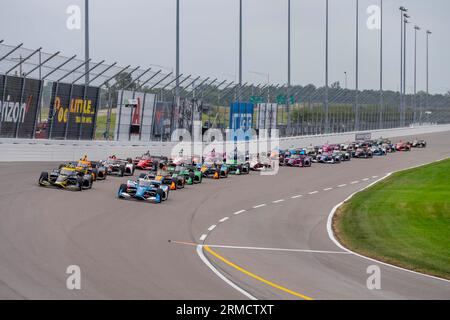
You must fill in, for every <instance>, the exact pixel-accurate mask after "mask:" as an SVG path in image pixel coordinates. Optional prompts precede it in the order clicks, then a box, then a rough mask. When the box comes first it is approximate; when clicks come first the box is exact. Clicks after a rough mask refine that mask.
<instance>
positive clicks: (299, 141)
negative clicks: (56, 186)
mask: <svg viewBox="0 0 450 320" xmlns="http://www.w3.org/2000/svg"><path fill="white" fill-rule="evenodd" d="M444 131H450V125H440V126H423V127H414V128H401V129H390V130H377V131H372V138H374V139H375V138H379V137H383V138H394V137H402V136H414V135H419V134H426V133H434V132H444ZM354 139H355V132H353V133H344V134H330V135H318V136H307V137H291V138H282V139H280V148H281V149H285V148H289V147H292V146H295V147H303V146H309V145H310V144H312V145H321V144H324V143H327V142H328V143H343V142H347V141H353V140H354ZM174 145H175V143H170V142H169V143H166V142H163V143H161V142H157V141H152V142H150V143H143V142H142V143H141V142H117V141H55V140H26V139H0V161H1V162H5V161H70V160H76V159H79V158H81V157H82V156H83V155H88V157H89V158H90V159H97V160H99V159H105V158H106V157H108V156H110V155H112V154H115V155H116V156H117V157H121V158H126V157H135V156H138V155H142V154H143V153H144V152H146V151H148V150H149V151H150V153H151V154H153V155H169V154H170V152H171V150H172V147H173V146H174Z"/></svg>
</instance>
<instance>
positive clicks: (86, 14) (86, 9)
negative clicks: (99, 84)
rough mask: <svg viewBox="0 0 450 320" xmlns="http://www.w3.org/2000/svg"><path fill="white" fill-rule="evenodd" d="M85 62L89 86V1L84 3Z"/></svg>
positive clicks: (86, 78) (86, 82)
mask: <svg viewBox="0 0 450 320" xmlns="http://www.w3.org/2000/svg"><path fill="white" fill-rule="evenodd" d="M84 61H85V62H86V65H85V67H84V68H85V73H86V76H85V78H84V81H85V85H86V86H87V85H88V83H89V63H88V61H89V0H85V1H84Z"/></svg>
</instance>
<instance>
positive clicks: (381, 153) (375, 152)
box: [371, 146, 387, 156]
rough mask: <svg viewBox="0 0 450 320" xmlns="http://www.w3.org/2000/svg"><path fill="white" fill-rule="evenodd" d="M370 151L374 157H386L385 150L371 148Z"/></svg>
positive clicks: (375, 147)
mask: <svg viewBox="0 0 450 320" xmlns="http://www.w3.org/2000/svg"><path fill="white" fill-rule="evenodd" d="M371 150H372V154H373V155H374V156H386V155H387V150H386V149H385V148H383V147H378V146H373V147H372V148H371Z"/></svg>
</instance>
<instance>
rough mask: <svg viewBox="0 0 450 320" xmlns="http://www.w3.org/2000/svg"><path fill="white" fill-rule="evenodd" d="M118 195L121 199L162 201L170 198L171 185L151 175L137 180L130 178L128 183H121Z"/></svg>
mask: <svg viewBox="0 0 450 320" xmlns="http://www.w3.org/2000/svg"><path fill="white" fill-rule="evenodd" d="M117 196H118V197H119V199H136V200H141V201H148V202H153V203H161V202H163V201H166V200H167V199H168V198H169V186H167V185H165V184H163V183H162V182H161V181H155V180H151V179H150V177H143V178H142V177H141V178H139V179H138V180H137V181H133V180H128V181H127V183H126V184H125V183H124V184H121V185H120V187H119V191H118V193H117Z"/></svg>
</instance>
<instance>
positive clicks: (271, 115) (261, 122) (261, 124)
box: [257, 103, 278, 129]
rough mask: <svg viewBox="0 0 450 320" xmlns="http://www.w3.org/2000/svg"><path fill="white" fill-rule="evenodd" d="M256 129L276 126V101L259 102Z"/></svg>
mask: <svg viewBox="0 0 450 320" xmlns="http://www.w3.org/2000/svg"><path fill="white" fill-rule="evenodd" d="M257 109H258V111H257V118H258V121H257V124H258V129H275V128H276V127H277V110H278V105H277V104H276V103H260V104H258V105H257Z"/></svg>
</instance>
